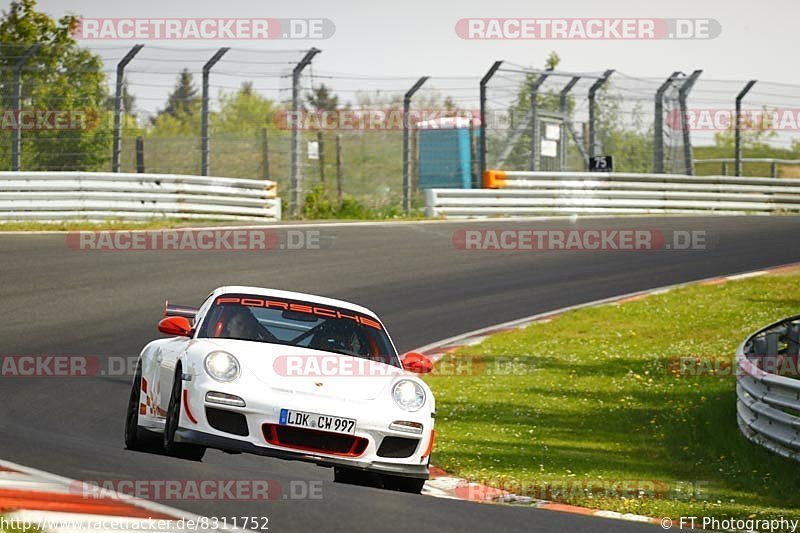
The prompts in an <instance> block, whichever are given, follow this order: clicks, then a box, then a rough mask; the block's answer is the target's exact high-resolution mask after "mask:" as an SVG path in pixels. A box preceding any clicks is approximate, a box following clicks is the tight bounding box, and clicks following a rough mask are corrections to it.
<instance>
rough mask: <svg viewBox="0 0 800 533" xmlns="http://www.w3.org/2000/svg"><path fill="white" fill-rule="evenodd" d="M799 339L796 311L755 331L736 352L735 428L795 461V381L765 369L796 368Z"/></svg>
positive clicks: (799, 407) (799, 402) (799, 386)
mask: <svg viewBox="0 0 800 533" xmlns="http://www.w3.org/2000/svg"><path fill="white" fill-rule="evenodd" d="M799 343H800V315H798V316H795V317H792V318H787V319H784V320H782V321H780V322H778V323H776V324H772V325H770V326H767V327H766V328H764V329H762V330H759V331H758V332H756V333H754V334H753V335H751V336H750V337H748V338H747V339H746V340H745V341H744V342H743V343H742V344H741V346H739V349H738V350H737V351H736V369H737V373H736V375H737V378H736V398H737V400H736V418H737V420H738V422H739V429H740V430H741V431H742V433H744V435H745V437H747V438H748V439H750V440H751V441H753V442H755V443H756V444H759V445H761V446H763V447H765V448H767V449H769V450H772V451H773V452H775V453H779V454H780V455H783V456H784V457H789V458H791V459H794V460H796V461H800V416H797V414H798V412H800V380H798V379H797V378H793V377H785V376H779V375H777V374H774V373H771V371H772V370H776V369H779V368H791V369H796V368H797V358H798V346H800V344H799ZM795 374H796V373H795Z"/></svg>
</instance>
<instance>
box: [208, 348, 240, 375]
mask: <svg viewBox="0 0 800 533" xmlns="http://www.w3.org/2000/svg"><path fill="white" fill-rule="evenodd" d="M203 366H205V367H206V372H207V373H208V375H209V376H211V377H212V378H214V379H216V380H217V381H233V380H234V379H236V378H238V377H239V373H240V369H239V361H237V360H236V358H235V357H234V356H232V355H231V354H229V353H228V352H211V353H210V354H208V355H207V356H206V359H205V361H204V362H203Z"/></svg>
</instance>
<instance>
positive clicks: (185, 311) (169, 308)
mask: <svg viewBox="0 0 800 533" xmlns="http://www.w3.org/2000/svg"><path fill="white" fill-rule="evenodd" d="M197 311H199V308H197V307H191V306H188V305H179V304H171V303H169V300H166V301H165V302H164V316H183V317H186V318H194V317H195V315H196V314H197Z"/></svg>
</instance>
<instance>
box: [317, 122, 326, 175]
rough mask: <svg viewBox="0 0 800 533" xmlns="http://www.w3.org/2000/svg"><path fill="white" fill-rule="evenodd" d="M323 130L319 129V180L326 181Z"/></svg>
mask: <svg viewBox="0 0 800 533" xmlns="http://www.w3.org/2000/svg"><path fill="white" fill-rule="evenodd" d="M322 140H323V139H322V130H319V131H317V147H318V150H319V181H320V183H322V184H324V183H325V148H324V146H323V144H322Z"/></svg>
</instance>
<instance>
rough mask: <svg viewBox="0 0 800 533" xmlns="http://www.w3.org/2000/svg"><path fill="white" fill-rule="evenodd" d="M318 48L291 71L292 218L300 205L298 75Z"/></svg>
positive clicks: (301, 199)
mask: <svg viewBox="0 0 800 533" xmlns="http://www.w3.org/2000/svg"><path fill="white" fill-rule="evenodd" d="M320 52H321V50H319V49H318V48H312V49H311V50H309V51H308V52H306V55H304V56H303V59H301V60H300V62H299V63H297V65H295V67H294V69H293V70H292V185H291V186H292V191H291V195H290V198H289V210H290V212H291V215H292V216H293V217H296V216H298V215H299V214H300V203H301V202H302V201H303V198H302V186H303V184H302V180H303V177H302V173H301V172H300V136H299V135H298V132H297V123H298V121H299V117H298V116H297V113H298V111H299V108H300V75H301V74H302V73H303V69H305V68H306V67H307V66H308V65H310V64H311V60H312V59H313V58H314V56H315V55H317V54H318V53H320Z"/></svg>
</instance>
